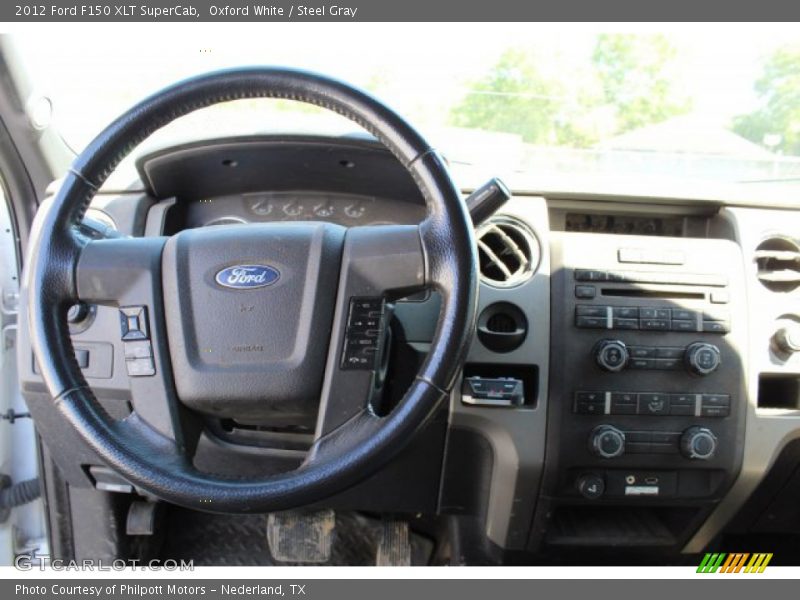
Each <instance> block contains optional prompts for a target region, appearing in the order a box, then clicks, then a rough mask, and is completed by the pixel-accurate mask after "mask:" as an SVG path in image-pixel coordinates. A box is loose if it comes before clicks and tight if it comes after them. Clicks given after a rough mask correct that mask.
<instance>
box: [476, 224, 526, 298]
mask: <svg viewBox="0 0 800 600" xmlns="http://www.w3.org/2000/svg"><path fill="white" fill-rule="evenodd" d="M478 257H479V258H480V266H481V276H482V277H483V280H484V281H485V282H487V283H490V284H492V285H495V286H498V287H512V286H515V285H519V284H520V283H522V282H524V281H526V280H527V279H529V278H530V277H531V275H533V273H534V272H535V271H536V269H537V267H538V266H539V259H540V258H541V253H540V251H539V243H538V241H537V239H536V236H535V235H534V234H533V232H532V231H531V230H530V229H529V228H528V227H526V226H525V225H523V224H522V223H520V222H519V221H516V220H515V219H511V218H508V217H495V218H493V219H490V220H489V221H487V222H486V224H484V225H482V226H481V227H480V229H479V230H478Z"/></svg>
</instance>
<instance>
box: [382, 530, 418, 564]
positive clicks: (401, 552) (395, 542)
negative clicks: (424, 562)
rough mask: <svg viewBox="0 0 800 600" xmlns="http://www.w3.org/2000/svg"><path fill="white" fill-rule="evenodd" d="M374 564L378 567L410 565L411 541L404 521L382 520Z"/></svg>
mask: <svg viewBox="0 0 800 600" xmlns="http://www.w3.org/2000/svg"><path fill="white" fill-rule="evenodd" d="M381 525H382V527H381V537H380V541H379V542H378V552H377V555H376V557H375V564H376V565H377V566H379V567H408V566H411V542H410V541H409V537H408V523H407V522H405V521H384V522H383V523H382V524H381Z"/></svg>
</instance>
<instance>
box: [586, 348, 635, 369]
mask: <svg viewBox="0 0 800 600" xmlns="http://www.w3.org/2000/svg"><path fill="white" fill-rule="evenodd" d="M628 358H629V353H628V347H627V346H626V345H625V342H622V341H620V340H600V341H599V342H597V344H595V347H594V360H595V362H596V363H597V366H598V367H600V368H601V369H603V370H604V371H611V372H612V373H617V372H619V371H622V369H624V368H625V366H626V365H627V364H628Z"/></svg>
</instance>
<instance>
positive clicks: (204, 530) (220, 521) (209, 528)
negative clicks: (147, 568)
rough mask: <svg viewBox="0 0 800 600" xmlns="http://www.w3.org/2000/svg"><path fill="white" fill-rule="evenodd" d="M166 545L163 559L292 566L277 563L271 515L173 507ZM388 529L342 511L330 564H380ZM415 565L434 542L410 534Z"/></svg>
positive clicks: (200, 563) (203, 563) (202, 563)
mask: <svg viewBox="0 0 800 600" xmlns="http://www.w3.org/2000/svg"><path fill="white" fill-rule="evenodd" d="M165 525H166V528H167V531H166V535H165V536H164V543H163V545H162V547H161V552H160V555H161V558H162V559H174V560H181V559H183V560H193V561H194V564H195V566H259V565H260V566H264V565H287V564H289V565H292V564H296V563H291V562H289V563H287V562H279V561H276V560H275V559H274V558H273V557H272V555H271V554H270V551H269V546H268V545H267V533H266V532H267V517H266V515H213V514H207V513H200V512H195V511H189V510H184V509H179V508H174V507H173V508H172V509H171V510H170V513H169V515H167V518H166V519H165ZM382 532H383V527H382V524H381V521H379V520H377V519H370V518H367V517H364V516H362V515H359V514H357V513H347V512H342V513H336V528H335V531H334V535H333V544H332V546H331V554H330V558H329V560H328V561H327V562H326V563H324V564H326V565H330V566H346V565H350V566H369V565H374V564H375V560H376V556H377V551H378V544H379V543H380V541H381V534H382ZM410 538H411V539H410V541H411V547H412V564H418V565H419V564H423V565H424V564H426V563H427V560H428V557H429V556H430V554H431V552H432V549H433V545H432V544H431V542H429V541H428V540H427V539H425V538H422V537H420V536H416V535H411V536H410Z"/></svg>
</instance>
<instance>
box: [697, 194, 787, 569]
mask: <svg viewBox="0 0 800 600" xmlns="http://www.w3.org/2000/svg"><path fill="white" fill-rule="evenodd" d="M721 217H722V219H723V221H724V223H723V224H722V225H723V226H726V227H729V228H730V229H731V230H732V231H733V232H734V235H735V238H736V241H737V242H738V243H739V244H740V246H741V247H742V251H743V255H744V260H745V265H744V267H745V274H746V290H747V296H748V303H749V316H750V319H749V327H750V331H749V339H750V344H749V357H748V360H747V364H748V365H750V367H749V370H748V371H747V372H746V373H744V377H745V385H746V386H747V392H748V393H747V413H746V414H747V416H746V425H745V442H744V444H745V447H744V458H743V463H742V468H741V471H740V472H739V477H738V478H737V480H736V482H735V483H734V485H733V487H732V488H731V490H730V491H729V492H728V494H727V495H726V496H725V497H724V498H723V499H722V500H721V501H720V503H719V504H718V505H717V507H716V509H715V510H714V512H712V513H711V515H710V516H709V518H708V519H707V520H706V521H705V523H703V525H702V526H701V527H700V529H699V530H698V531H697V532H696V533H695V535H694V536H693V537H692V538H691V539H690V540H689V542H688V543H687V544H686V546H685V547H684V549H683V552H685V553H696V552H702V551H703V550H704V549H705V547H706V546H707V545H708V544H709V543H710V542H711V541H712V540H713V539H714V537H716V536H717V535H718V534H719V533H720V532H721V531H722V530H723V528H724V527H725V525H726V524H727V523H728V522H729V521H730V520H731V519H732V518H733V517H734V516H735V515H736V513H737V512H738V511H739V510H740V509H741V508H742V506H743V505H744V503H745V502H746V501H747V499H748V498H749V497H750V496H751V495H752V494H753V492H754V491H755V490H756V488H757V487H758V485H759V484H760V483H761V481H762V480H763V478H764V476H765V475H766V474H767V472H768V471H769V469H770V467H771V466H772V465H773V463H774V462H775V460H776V459H777V458H778V455H779V454H780V452H781V450H782V449H783V448H784V447H785V446H786V444H787V443H788V442H790V441H791V440H794V439H798V438H800V410H783V409H764V408H759V407H758V405H757V400H758V379H759V375H761V374H762V373H775V372H779V373H786V374H794V375H798V376H800V362H797V361H795V362H794V363H792V364H789V363H787V364H786V365H776V364H774V363H773V362H772V361H771V360H770V358H769V349H768V348H769V338H770V336H771V335H772V332H773V329H774V319H775V318H777V317H778V316H779V315H781V314H784V313H786V312H791V313H796V312H797V310H798V306H800V298H799V297H798V292H797V291H795V292H794V293H792V294H788V295H786V294H783V295H782V294H775V293H772V292H769V291H767V290H766V289H765V288H763V287H762V286H761V285H760V284H759V283H758V280H757V279H756V277H755V273H756V267H755V264H754V263H753V262H752V259H751V258H750V257H752V256H753V251H754V250H755V247H756V246H757V245H758V244H759V243H760V242H761V241H762V240H763V239H764V238H765V237H767V236H769V235H771V234H775V233H778V232H777V231H776V223H780V225H779V227H780V230H781V231H783V232H785V233H787V232H795V236H794V237H797V234H796V232H798V231H800V212H797V211H776V210H767V209H760V210H759V209H749V208H726V209H724V210H723V211H722V213H721Z"/></svg>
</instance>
